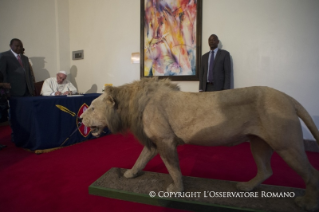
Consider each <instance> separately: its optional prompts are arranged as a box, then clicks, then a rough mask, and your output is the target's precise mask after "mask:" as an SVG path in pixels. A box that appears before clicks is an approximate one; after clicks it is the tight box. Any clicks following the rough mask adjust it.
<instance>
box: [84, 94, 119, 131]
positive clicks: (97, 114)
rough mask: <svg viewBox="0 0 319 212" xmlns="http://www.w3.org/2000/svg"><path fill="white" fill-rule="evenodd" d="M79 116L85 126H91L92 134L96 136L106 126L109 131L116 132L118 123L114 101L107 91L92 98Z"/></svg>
mask: <svg viewBox="0 0 319 212" xmlns="http://www.w3.org/2000/svg"><path fill="white" fill-rule="evenodd" d="M80 118H82V123H83V124H84V125H85V126H87V127H90V128H91V133H92V135H93V136H96V137H98V136H100V134H101V133H102V131H103V129H104V128H105V127H108V128H109V129H110V130H111V132H116V131H117V130H116V129H117V128H118V127H119V124H120V118H119V115H118V113H117V112H116V103H115V101H114V99H113V98H112V97H111V96H110V95H108V94H107V93H103V94H102V95H101V96H99V97H98V98H96V99H94V100H93V101H92V103H91V105H90V107H89V108H88V109H87V110H86V111H85V112H84V113H83V114H82V115H81V117H80Z"/></svg>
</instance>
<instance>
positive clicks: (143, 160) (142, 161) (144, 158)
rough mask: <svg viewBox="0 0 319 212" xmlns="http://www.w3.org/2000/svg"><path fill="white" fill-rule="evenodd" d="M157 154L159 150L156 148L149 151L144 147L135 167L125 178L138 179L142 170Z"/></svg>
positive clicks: (128, 171) (126, 173)
mask: <svg viewBox="0 0 319 212" xmlns="http://www.w3.org/2000/svg"><path fill="white" fill-rule="evenodd" d="M156 154H157V150H156V149H155V148H154V147H151V149H148V148H147V147H146V146H144V148H143V150H142V152H141V154H140V156H139V157H138V158H137V160H136V162H135V164H134V166H133V168H132V169H130V170H127V171H126V172H125V173H124V177H126V178H133V177H136V176H137V175H138V174H139V172H140V171H141V170H143V169H144V167H145V166H146V164H147V163H148V162H149V161H150V160H151V159H152V158H153V157H154V156H155V155H156Z"/></svg>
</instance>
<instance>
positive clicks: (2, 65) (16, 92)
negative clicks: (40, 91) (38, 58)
mask: <svg viewBox="0 0 319 212" xmlns="http://www.w3.org/2000/svg"><path fill="white" fill-rule="evenodd" d="M10 47H11V49H10V50H9V51H6V52H2V53H1V54H0V72H1V73H2V75H3V77H4V82H6V83H10V85H11V89H10V95H11V96H16V97H22V96H32V95H33V94H34V83H33V81H32V75H31V71H30V65H29V59H28V58H27V57H26V56H24V55H23V54H22V49H23V45H22V42H21V41H20V40H19V39H17V38H14V39H12V40H11V42H10Z"/></svg>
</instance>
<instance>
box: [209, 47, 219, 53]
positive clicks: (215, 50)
mask: <svg viewBox="0 0 319 212" xmlns="http://www.w3.org/2000/svg"><path fill="white" fill-rule="evenodd" d="M217 51H218V47H217V48H216V49H214V50H210V52H214V54H216V52H217Z"/></svg>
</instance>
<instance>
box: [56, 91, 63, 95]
mask: <svg viewBox="0 0 319 212" xmlns="http://www.w3.org/2000/svg"><path fill="white" fill-rule="evenodd" d="M61 94H62V93H61V92H60V91H57V92H55V93H54V95H56V96H61Z"/></svg>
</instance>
